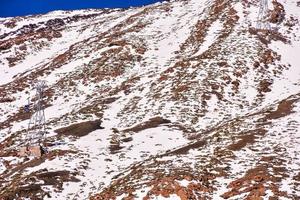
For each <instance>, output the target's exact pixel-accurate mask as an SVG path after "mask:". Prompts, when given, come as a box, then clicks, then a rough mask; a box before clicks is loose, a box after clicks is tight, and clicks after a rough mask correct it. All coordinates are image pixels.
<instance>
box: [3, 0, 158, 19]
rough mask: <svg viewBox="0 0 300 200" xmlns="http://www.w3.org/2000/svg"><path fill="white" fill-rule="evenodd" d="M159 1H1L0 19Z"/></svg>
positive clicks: (123, 6) (125, 6)
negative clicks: (55, 11) (54, 11)
mask: <svg viewBox="0 0 300 200" xmlns="http://www.w3.org/2000/svg"><path fill="white" fill-rule="evenodd" d="M158 1H159V0H0V17H13V16H24V15H30V14H40V13H47V12H49V11H53V10H75V9H83V8H127V7H130V6H141V5H147V4H151V3H155V2H158Z"/></svg>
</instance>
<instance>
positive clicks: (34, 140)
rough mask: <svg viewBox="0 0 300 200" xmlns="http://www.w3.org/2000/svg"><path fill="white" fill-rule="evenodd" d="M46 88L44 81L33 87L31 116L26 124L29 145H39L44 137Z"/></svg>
mask: <svg viewBox="0 0 300 200" xmlns="http://www.w3.org/2000/svg"><path fill="white" fill-rule="evenodd" d="M45 88H46V82H45V81H38V82H37V83H36V84H35V85H34V89H35V91H36V93H35V96H34V98H33V100H34V103H33V106H32V113H33V114H32V116H31V118H30V120H29V123H28V129H27V142H28V143H29V145H36V144H40V143H41V142H42V141H43V140H44V139H45V136H46V127H45V120H46V118H45V112H44V107H43V97H44V96H43V95H44V89H45Z"/></svg>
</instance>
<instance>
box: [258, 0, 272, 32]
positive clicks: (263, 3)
mask: <svg viewBox="0 0 300 200" xmlns="http://www.w3.org/2000/svg"><path fill="white" fill-rule="evenodd" d="M268 11H269V7H268V0H260V4H259V12H258V18H257V24H256V28H257V29H266V30H270V29H271V26H270V23H269V21H268Z"/></svg>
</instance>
